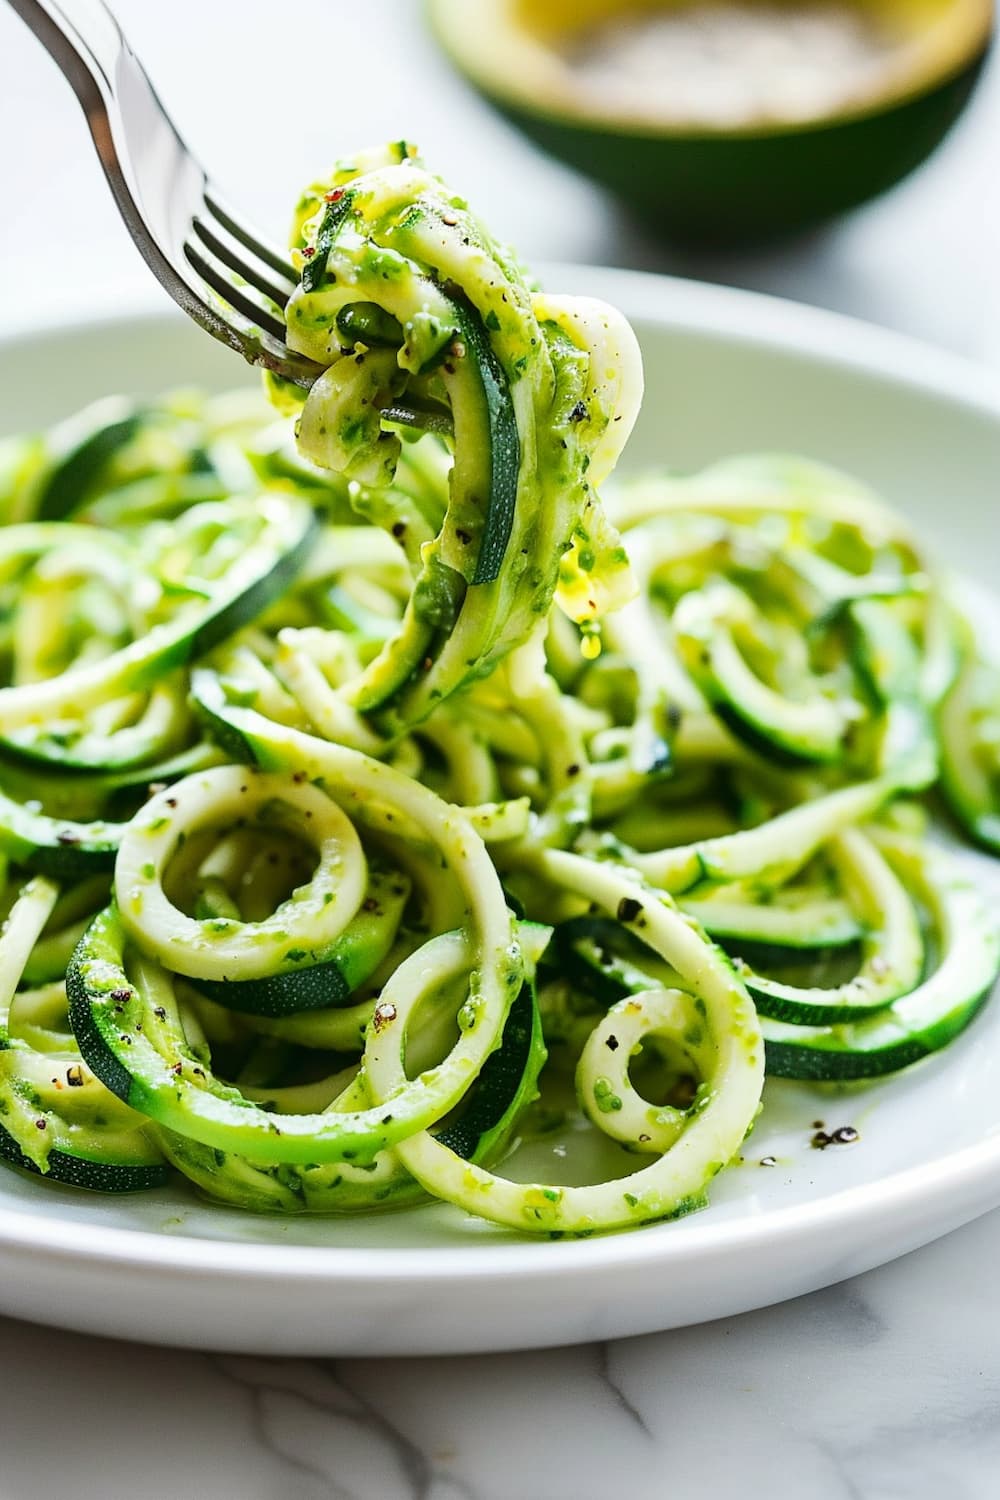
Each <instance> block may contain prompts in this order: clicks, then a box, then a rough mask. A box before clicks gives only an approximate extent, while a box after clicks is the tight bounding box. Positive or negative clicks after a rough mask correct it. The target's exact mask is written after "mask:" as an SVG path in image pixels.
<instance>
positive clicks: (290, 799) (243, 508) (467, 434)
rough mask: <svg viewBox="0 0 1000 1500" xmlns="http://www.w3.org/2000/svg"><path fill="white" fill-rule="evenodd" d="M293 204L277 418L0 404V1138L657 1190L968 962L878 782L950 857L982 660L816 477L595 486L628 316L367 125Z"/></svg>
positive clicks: (415, 1183) (452, 1188) (526, 1225)
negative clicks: (36, 415) (307, 376)
mask: <svg viewBox="0 0 1000 1500" xmlns="http://www.w3.org/2000/svg"><path fill="white" fill-rule="evenodd" d="M293 246H294V253H295V257H296V264H297V265H298V266H299V268H300V272H301V283H300V286H299V287H298V289H297V290H296V292H295V294H294V296H293V297H292V299H291V301H290V303H289V307H288V337H289V342H290V343H291V344H292V346H293V347H295V348H296V349H298V350H299V351H301V352H302V353H303V354H305V355H307V356H309V357H310V358H312V359H313V360H314V361H315V362H316V364H317V367H318V378H317V379H316V381H315V384H314V385H313V386H312V388H311V389H310V390H308V391H305V390H301V391H300V390H296V389H292V388H290V387H287V386H282V385H280V384H279V383H277V382H275V381H273V380H271V381H270V382H269V389H268V393H267V394H268V396H269V397H270V400H271V402H272V403H274V402H277V403H278V404H279V405H280V406H281V408H282V410H283V413H284V415H283V416H282V417H280V418H276V417H275V414H274V411H273V405H271V406H269V404H268V401H267V400H266V399H265V397H264V396H263V395H262V394H261V393H259V392H258V393H256V394H255V395H239V396H228V397H221V398H213V399H205V398H203V397H200V396H198V395H197V394H195V393H191V392H177V393H173V394H171V395H168V396H166V397H163V398H161V399H159V400H157V401H155V402H146V403H136V402H131V401H128V400H125V399H114V400H111V401H105V402H100V403H97V405H95V406H94V407H91V408H88V410H86V411H85V412H82V413H80V414H79V415H78V416H76V417H74V418H73V419H71V420H70V421H68V422H65V423H62V424H60V425H59V426H58V427H57V428H55V429H53V430H52V431H51V432H48V433H40V434H31V435H27V436H24V437H17V438H11V439H8V440H6V441H5V443H4V444H3V445H0V523H2V524H0V921H2V924H3V925H2V929H0V1159H2V1160H3V1161H4V1162H5V1163H7V1164H8V1165H10V1166H12V1167H13V1168H15V1169H17V1170H22V1171H28V1172H31V1173H32V1174H34V1176H35V1177H37V1178H45V1177H47V1178H49V1179H51V1180H54V1181H57V1182H60V1183H63V1184H67V1185H71V1186H74V1187H78V1188H89V1189H92V1190H99V1191H115V1192H129V1191H138V1190H146V1189H157V1188H161V1187H163V1186H164V1185H166V1184H168V1183H170V1182H176V1181H177V1180H178V1179H179V1178H180V1179H186V1180H187V1181H188V1182H190V1183H191V1184H192V1185H193V1187H194V1188H195V1189H196V1190H197V1191H198V1192H200V1193H202V1194H203V1195H205V1196H207V1197H208V1198H210V1199H212V1200H213V1201H216V1202H220V1203H223V1204H226V1205H228V1206H229V1207H231V1208H234V1209H241V1210H246V1211H250V1212H258V1213H281V1214H286V1213H287V1214H293V1213H315V1214H328V1215H338V1214H349V1213H370V1212H376V1211H380V1210H382V1209H386V1208H415V1207H417V1206H419V1205H420V1204H423V1203H427V1202H428V1201H431V1200H435V1199H437V1200H441V1201H444V1202H446V1203H448V1204H451V1205H453V1206H454V1207H455V1208H456V1209H458V1210H460V1211H463V1212H466V1213H471V1214H473V1215H476V1216H477V1217H478V1218H480V1219H483V1220H487V1221H490V1222H492V1223H494V1224H496V1225H502V1226H505V1227H506V1228H508V1229H513V1230H515V1231H517V1232H521V1233H525V1234H535V1235H546V1236H551V1237H558V1236H562V1235H585V1234H592V1233H595V1232H600V1231H603V1230H614V1229H621V1228H625V1227H628V1226H632V1225H638V1224H645V1223H650V1222H653V1221H657V1220H668V1219H674V1218H677V1217H678V1216H680V1215H683V1214H685V1213H688V1212H690V1211H692V1210H695V1209H697V1208H700V1207H701V1206H702V1205H703V1204H704V1203H705V1202H706V1199H707V1195H708V1192H709V1191H710V1189H711V1185H712V1183H713V1181H714V1179H715V1177H716V1176H717V1175H718V1174H719V1173H720V1172H723V1171H725V1170H726V1169H727V1168H729V1167H730V1166H731V1165H732V1164H734V1163H737V1162H739V1160H740V1159H741V1152H742V1150H743V1143H744V1140H745V1138H746V1136H747V1133H748V1132H749V1131H750V1130H751V1129H752V1128H753V1126H754V1123H755V1121H756V1119H757V1117H758V1114H759V1112H760V1110H761V1108H764V1109H765V1110H766V1109H767V1099H768V1097H769V1094H770V1092H771V1091H773V1090H774V1089H775V1088H779V1089H780V1088H781V1087H782V1085H781V1084H780V1083H779V1082H777V1080H779V1079H781V1078H794V1079H800V1080H809V1081H812V1082H814V1083H817V1084H820V1083H827V1082H837V1081H843V1080H850V1081H854V1082H857V1081H860V1080H871V1079H876V1078H879V1077H882V1076H883V1075H890V1074H892V1073H894V1072H896V1071H898V1070H899V1069H901V1068H905V1067H909V1066H911V1065H913V1064H914V1063H917V1062H918V1061H920V1060H921V1059H923V1058H926V1057H927V1056H928V1055H929V1054H931V1053H935V1052H937V1051H939V1050H940V1049H941V1048H943V1047H945V1046H946V1045H947V1044H949V1043H950V1042H951V1041H952V1040H953V1039H954V1038H955V1037H956V1036H958V1035H959V1034H960V1033H961V1032H962V1031H963V1030H964V1029H965V1028H966V1027H967V1026H969V1025H970V1023H971V1022H972V1021H973V1019H974V1017H975V1016H976V1014H977V1012H978V1010H979V1008H980V1007H981V1005H982V1004H983V1002H984V1000H985V999H986V997H987V996H988V994H989V993H990V990H991V989H992V986H993V984H994V981H995V979H996V976H997V972H998V969H1000V934H998V928H997V923H996V920H995V917H994V916H993V914H992V912H991V911H990V910H989V909H988V907H987V905H986V903H985V901H984V898H983V896H982V894H981V893H980V892H979V891H978V890H977V889H976V887H975V885H974V884H973V883H972V882H970V881H969V880H968V879H967V878H966V877H965V875H964V874H963V873H962V872H961V871H960V870H959V869H958V868H957V867H956V864H955V861H954V859H953V857H952V856H951V855H949V854H947V853H946V852H944V850H942V849H941V848H940V847H939V846H938V843H937V842H936V841H935V839H934V837H933V832H932V829H931V827H930V818H929V813H930V810H931V805H930V804H928V802H927V798H928V796H929V794H931V793H932V792H933V793H940V794H942V795H943V798H944V799H945V801H946V803H947V804H948V806H949V807H950V808H951V810H952V811H953V812H954V814H955V817H956V819H957V821H958V822H959V823H960V824H961V826H962V827H963V828H964V829H965V830H966V832H967V833H968V834H969V836H970V837H971V838H973V839H975V840H976V841H977V842H978V843H979V844H981V845H983V846H984V847H986V848H991V849H993V850H994V851H997V850H998V849H1000V835H998V833H997V829H998V828H1000V751H998V746H1000V733H998V728H997V726H998V724H1000V677H998V675H997V665H996V662H995V661H993V660H991V659H989V658H988V656H987V655H986V653H985V648H984V646H983V640H984V633H983V632H982V631H980V630H978V629H977V628H976V626H975V625H974V623H973V622H972V620H971V619H969V618H966V616H965V613H964V611H963V608H962V607H960V605H959V603H958V598H957V595H958V590H957V589H956V587H955V586H954V585H953V584H952V583H951V582H950V581H949V580H947V579H944V578H942V577H941V576H939V574H938V572H937V570H936V569H935V567H934V566H933V565H932V562H931V559H930V557H929V556H928V555H927V554H926V553H925V551H924V550H923V547H922V544H921V542H920V541H919V539H917V538H916V537H915V536H914V535H913V534H912V533H911V532H910V531H909V529H908V528H907V527H906V526H905V524H904V523H903V522H902V521H901V520H900V519H899V518H898V517H897V516H895V515H894V513H893V512H892V511H891V510H889V509H888V508H887V507H886V506H885V505H884V504H883V503H882V502H881V501H880V500H878V499H877V497H875V496H872V495H871V494H870V493H868V492H867V491H866V490H865V489H864V488H863V487H862V486H861V485H859V484H857V483H856V482H854V481H852V480H850V479H848V478H846V477H845V476H843V475H839V474H836V473H834V472H832V471H830V470H828V469H823V468H820V467H818V466H816V465H812V464H810V463H808V462H807V461H805V460H801V459H794V458H786V457H781V456H774V455H762V456H750V457H744V458H735V459H729V460H726V461H725V462H723V463H718V464H715V465H713V466H712V467H711V468H709V469H707V470H705V471H704V472H703V473H701V474H697V475H692V476H680V475H673V474H667V473H652V474H647V475H642V476H639V477H636V478H631V479H626V480H619V481H617V485H616V484H615V481H613V480H611V471H612V469H613V467H614V464H615V461H616V459H617V457H618V455H619V452H620V450H621V448H622V446H623V444H624V441H625V439H626V437H627V434H628V431H629V429H630V427H631V425H632V422H633V420H634V417H635V413H636V410H637V407H638V401H639V396H640V392H641V367H640V364H639V359H638V353H637V348H636V345H635V341H634V338H633V336H632V334H631V331H630V330H629V329H628V327H627V325H626V324H625V323H624V321H623V320H622V319H621V318H620V316H619V315H618V314H617V313H615V312H613V310H611V309H608V308H605V307H604V306H603V305H601V304H598V303H594V302H592V301H589V300H588V299H570V298H562V297H557V296H552V295H549V294H547V293H542V292H540V291H538V290H537V289H536V288H535V287H534V286H533V284H532V283H531V282H530V281H529V280H528V279H527V277H526V275H525V273H524V271H523V270H522V269H521V268H520V266H519V265H518V264H517V262H516V261H515V259H514V258H513V256H512V255H511V254H510V252H508V251H507V250H505V249H504V248H503V247H501V246H499V245H497V244H496V242H495V241H494V240H493V239H492V238H491V237H490V236H489V234H488V233H487V232H486V230H485V229H483V227H482V226H481V225H480V224H479V223H478V221H477V220H476V219H475V218H474V217H473V215H472V214H471V212H470V210H469V208H468V206H467V204H466V203H465V202H464V200H462V199H460V198H458V197H456V196H455V195H454V194H453V193H452V192H451V191H450V189H448V188H447V187H445V185H444V184H443V183H441V182H440V181H439V180H438V179H437V178H435V177H433V176H432V175H431V174H430V173H429V172H428V171H427V170H426V168H425V167H424V166H423V164H422V163H421V162H420V160H419V158H418V157H417V156H416V155H415V153H414V151H413V149H412V147H410V146H408V145H407V144H406V143H402V142H401V143H397V144H396V145H395V146H392V147H389V148H386V149H385V150H383V151H380V152H376V153H369V154H366V155H363V156H361V157H358V158H357V159H355V160H354V161H352V162H350V163H347V164H342V165H340V166H338V167H337V169H336V170H335V172H334V173H333V175H332V176H331V177H330V179H329V180H328V181H326V182H323V183H322V184H320V185H318V186H316V187H313V188H310V189H309V190H308V191H307V192H306V193H305V194H304V196H303V198H302V201H301V202H300V204H299V207H298V210H297V213H296V220H295V229H294V234H293ZM290 412H291V413H293V414H294V418H295V421H294V423H290V422H289V421H288V420H287V416H288V414H289V413H290ZM606 481H610V482H607V483H606ZM597 487H601V491H602V494H601V498H599V496H598V488H597ZM963 604H964V600H963ZM765 1075H767V1076H768V1077H769V1078H770V1080H772V1081H770V1082H768V1084H767V1089H766V1090H764V1093H763V1096H762V1089H763V1087H764V1082H765ZM762 1097H763V1101H764V1102H763V1104H762ZM546 1141H548V1142H558V1143H559V1144H558V1149H557V1150H556V1151H555V1153H554V1154H552V1153H550V1159H552V1160H553V1161H558V1162H559V1163H560V1167H561V1170H560V1172H559V1173H558V1174H557V1180H553V1181H549V1180H538V1172H537V1170H535V1169H533V1168H532V1165H531V1163H532V1162H533V1161H535V1162H537V1160H538V1157H539V1152H538V1147H539V1144H540V1143H544V1142H546ZM332 1232H333V1231H331V1233H332Z"/></svg>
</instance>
